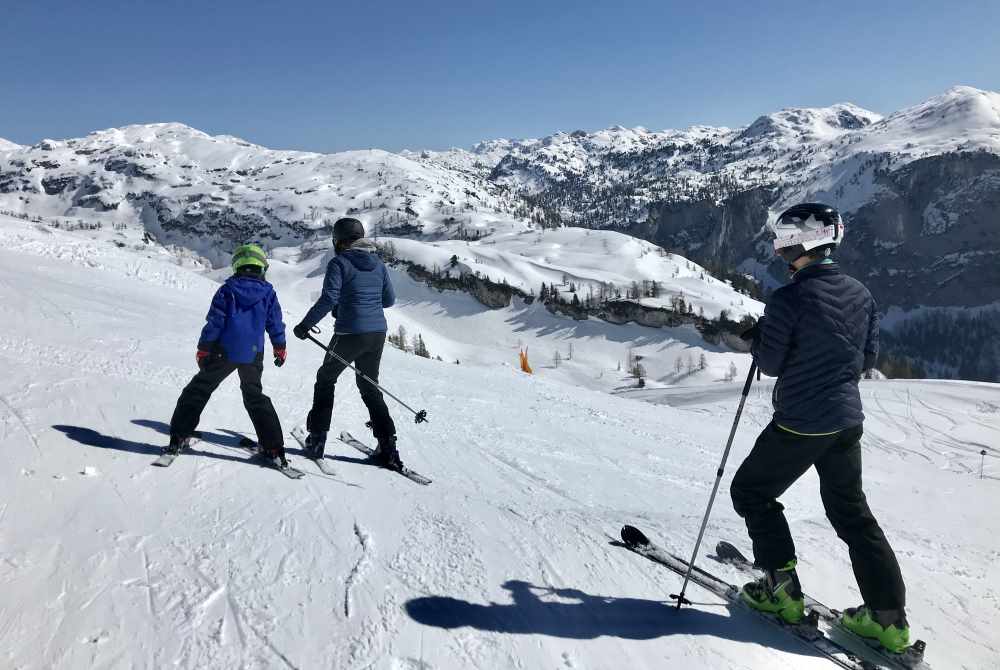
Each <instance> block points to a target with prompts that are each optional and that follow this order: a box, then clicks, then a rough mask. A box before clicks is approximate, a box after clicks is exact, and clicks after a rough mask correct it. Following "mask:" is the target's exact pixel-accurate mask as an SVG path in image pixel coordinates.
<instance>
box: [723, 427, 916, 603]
mask: <svg viewBox="0 0 1000 670" xmlns="http://www.w3.org/2000/svg"><path fill="white" fill-rule="evenodd" d="M861 434H862V427H861V426H857V427H855V428H849V429H847V430H843V431H841V432H839V433H835V434H833V435H824V436H815V437H813V436H803V435H796V434H794V433H790V432H788V431H786V430H783V429H781V428H779V427H778V426H777V425H775V424H774V423H773V422H772V423H771V424H769V425H768V426H767V428H765V429H764V432H762V433H761V434H760V437H758V438H757V443H756V444H754V447H753V450H752V451H751V452H750V455H749V456H747V459H746V460H745V461H743V464H742V465H741V466H740V469H739V470H738V471H737V472H736V476H735V477H734V478H733V483H732V487H731V489H730V491H731V494H732V498H733V506H734V507H735V508H736V513H737V514H739V515H740V516H741V517H743V519H744V520H745V521H746V524H747V530H748V531H749V533H750V539H751V540H753V553H754V560H755V562H756V563H757V564H758V565H759V566H761V567H762V568H766V569H770V570H774V569H777V568H780V567H782V566H784V565H785V564H786V563H788V561H790V560H793V559H794V558H795V545H794V543H793V542H792V535H791V532H790V531H789V530H788V522H787V521H786V520H785V515H784V514H783V510H784V509H785V508H784V507H783V506H782V505H781V503H779V502H778V500H777V498H778V496H780V495H781V494H783V493H784V492H785V491H786V490H787V489H788V487H789V486H791V485H792V483H793V482H795V480H797V479H798V478H799V477H801V476H802V475H803V474H804V473H805V472H806V470H808V469H809V468H810V467H811V466H815V467H816V471H817V472H818V473H819V482H820V488H819V490H820V496H821V497H822V499H823V507H824V508H825V509H826V516H827V518H829V519H830V523H831V524H833V528H834V530H835V531H837V536H838V537H839V538H840V539H841V540H843V541H844V542H845V543H846V544H847V548H848V551H849V553H850V556H851V565H852V567H853V568H854V576H855V578H856V579H857V581H858V587H859V588H860V589H861V595H862V597H863V598H864V601H865V604H866V605H868V606H869V607H871V608H872V609H877V610H889V609H903V607H904V605H905V603H906V588H905V586H904V585H903V576H902V575H901V574H900V571H899V563H898V562H897V561H896V555H895V554H894V553H893V551H892V547H890V546H889V542H888V541H887V540H886V539H885V534H884V533H883V532H882V529H881V528H880V527H879V525H878V522H877V521H876V520H875V517H874V516H873V515H872V512H871V510H870V509H869V508H868V502H867V500H865V494H864V492H863V491H862V490H861Z"/></svg>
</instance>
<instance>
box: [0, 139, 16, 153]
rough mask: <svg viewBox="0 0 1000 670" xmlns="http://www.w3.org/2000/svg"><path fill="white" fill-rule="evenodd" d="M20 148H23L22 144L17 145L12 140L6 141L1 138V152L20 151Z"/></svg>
mask: <svg viewBox="0 0 1000 670" xmlns="http://www.w3.org/2000/svg"><path fill="white" fill-rule="evenodd" d="M20 148H21V145H20V144H15V143H14V142H11V141H10V140H5V139H4V138H2V137H0V151H14V150H15V149H20Z"/></svg>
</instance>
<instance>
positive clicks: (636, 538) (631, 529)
mask: <svg viewBox="0 0 1000 670" xmlns="http://www.w3.org/2000/svg"><path fill="white" fill-rule="evenodd" d="M621 538H622V542H624V543H625V544H626V545H628V546H630V547H638V546H642V545H647V544H649V538H648V537H646V535H645V534H644V533H643V532H642V531H641V530H639V529H638V528H636V527H635V526H622V532H621Z"/></svg>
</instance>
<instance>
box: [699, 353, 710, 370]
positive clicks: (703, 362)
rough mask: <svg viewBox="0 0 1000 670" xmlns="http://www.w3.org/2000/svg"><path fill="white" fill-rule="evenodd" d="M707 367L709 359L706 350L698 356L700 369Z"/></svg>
mask: <svg viewBox="0 0 1000 670" xmlns="http://www.w3.org/2000/svg"><path fill="white" fill-rule="evenodd" d="M706 367H708V361H706V360H705V352H702V353H701V355H699V356H698V369H699V370H704V369H705V368H706Z"/></svg>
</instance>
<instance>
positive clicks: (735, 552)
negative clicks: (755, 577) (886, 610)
mask: <svg viewBox="0 0 1000 670" xmlns="http://www.w3.org/2000/svg"><path fill="white" fill-rule="evenodd" d="M709 558H711V559H713V560H715V561H718V562H719V563H724V564H726V565H731V566H733V567H735V568H736V569H738V570H741V571H743V572H745V573H747V574H756V573H759V572H760V568H758V567H757V566H756V565H754V563H753V561H751V560H750V559H749V558H747V557H746V556H744V555H743V552H741V551H740V550H739V549H737V548H736V547H735V546H734V545H732V544H731V543H729V542H726V541H725V540H723V541H721V542H719V543H718V544H717V545H715V556H709ZM803 597H804V598H805V601H806V609H807V610H808V611H811V612H816V614H817V615H818V616H819V618H820V619H821V620H823V621H824V622H826V623H827V624H828V625H829V626H830V627H831V637H833V638H834V639H836V640H837V641H838V642H840V643H841V644H846V645H850V646H851V647H856V646H858V645H864V646H865V647H867V650H866V651H865V655H866V656H871V655H877V656H878V663H880V664H882V665H885V666H888V667H891V668H905V669H906V670H913V669H921V670H929V666H928V665H927V663H926V662H925V661H924V651H925V650H926V648H927V644H926V643H925V642H924V641H923V640H917V641H916V642H914V643H913V644H911V645H910V646H909V647H907V648H906V651H904V652H902V653H899V654H893V653H891V652H889V651H886V650H885V649H883V648H882V647H880V646H879V644H878V642H877V641H876V640H869V639H867V638H863V637H861V636H860V635H857V634H856V633H854V632H853V631H851V630H849V629H847V628H845V627H844V626H843V624H841V622H840V615H841V612H840V611H839V610H836V609H834V608H832V607H829V606H827V605H824V604H823V603H821V602H820V601H818V600H816V599H815V598H813V597H811V596H810V595H808V594H803Z"/></svg>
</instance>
